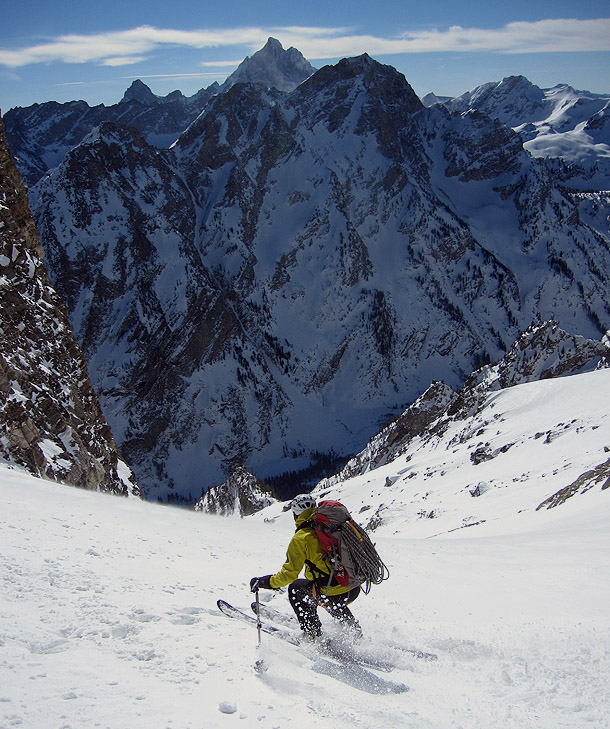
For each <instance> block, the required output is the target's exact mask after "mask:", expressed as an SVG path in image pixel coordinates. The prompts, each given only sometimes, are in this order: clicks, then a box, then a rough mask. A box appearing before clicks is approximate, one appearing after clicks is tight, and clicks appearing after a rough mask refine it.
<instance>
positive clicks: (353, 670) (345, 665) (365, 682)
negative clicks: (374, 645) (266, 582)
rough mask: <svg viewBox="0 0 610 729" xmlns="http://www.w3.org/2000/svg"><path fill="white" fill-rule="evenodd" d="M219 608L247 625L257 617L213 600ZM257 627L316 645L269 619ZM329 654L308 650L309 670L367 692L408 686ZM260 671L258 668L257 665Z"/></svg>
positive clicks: (395, 691)
mask: <svg viewBox="0 0 610 729" xmlns="http://www.w3.org/2000/svg"><path fill="white" fill-rule="evenodd" d="M216 604H217V605H218V608H219V610H220V611H221V612H222V613H223V614H224V615H226V616H227V617H229V618H235V619H237V620H241V621H243V622H246V623H249V624H250V625H255V626H256V625H257V624H258V620H257V619H256V618H255V617H254V616H253V615H248V614H247V613H245V612H244V611H243V610H240V609H239V608H236V607H233V605H231V604H229V603H228V602H226V601H225V600H218V601H217V603H216ZM261 630H262V631H263V632H265V633H268V634H270V635H274V636H276V637H277V638H281V639H283V640H286V641H288V642H289V643H292V644H293V645H299V646H301V647H305V648H312V649H316V648H317V646H316V645H315V644H311V645H309V644H306V643H302V642H301V641H300V640H299V639H298V638H297V637H296V636H295V635H294V634H293V633H292V632H290V631H289V630H283V629H282V628H277V627H276V626H274V625H270V624H269V623H263V622H262V621H261ZM327 655H328V657H329V658H333V659H334V660H335V661H336V662H333V661H330V660H327V659H326V658H321V657H320V655H319V653H318V651H317V650H316V652H315V657H313V658H312V656H311V654H309V657H310V658H312V661H313V663H312V670H313V671H314V672H315V673H320V674H324V675H325V676H330V677H331V678H334V679H335V680H337V681H341V682H342V683H345V684H346V685H348V686H352V687H353V688H356V689H359V690H360V691H365V692H366V693H369V694H377V695H380V694H400V693H404V692H405V691H408V690H409V687H408V686H407V685H406V684H404V683H396V682H394V681H388V680H386V679H384V678H382V677H381V676H378V675H377V674H375V673H373V672H372V671H370V670H368V669H367V668H365V667H364V666H362V665H359V664H358V663H356V662H355V661H352V660H350V659H349V658H347V657H346V656H345V655H344V656H339V655H331V654H330V653H327ZM257 670H260V671H261V672H262V670H263V669H262V668H260V669H259V668H257Z"/></svg>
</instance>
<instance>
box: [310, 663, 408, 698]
mask: <svg viewBox="0 0 610 729" xmlns="http://www.w3.org/2000/svg"><path fill="white" fill-rule="evenodd" d="M312 669H313V671H315V673H321V674H324V675H325V676H330V677H331V678H334V679H336V680H337V681H342V682H343V683H345V684H347V685H348V686H352V687H353V688H357V689H359V690H360V691H366V693H369V694H377V695H380V694H403V693H405V692H406V691H408V690H409V687H408V686H407V685H406V684H404V683H396V682H395V681H388V680H387V679H385V678H382V677H381V676H377V675H376V674H375V673H373V672H372V671H368V670H367V669H366V668H363V667H362V666H359V665H357V664H356V663H343V662H340V663H332V662H331V661H327V660H325V659H323V658H318V659H317V660H316V661H314V664H313V666H312Z"/></svg>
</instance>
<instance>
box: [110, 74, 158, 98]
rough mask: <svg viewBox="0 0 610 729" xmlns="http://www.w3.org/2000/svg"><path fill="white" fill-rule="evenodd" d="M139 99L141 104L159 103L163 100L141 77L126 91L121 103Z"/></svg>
mask: <svg viewBox="0 0 610 729" xmlns="http://www.w3.org/2000/svg"><path fill="white" fill-rule="evenodd" d="M128 101H139V102H140V103H141V104H159V103H160V102H161V100H160V99H159V97H158V96H155V94H153V92H152V91H151V90H150V89H149V88H148V86H147V85H146V84H145V83H144V82H143V81H140V79H139V78H138V79H136V80H135V81H134V82H133V83H132V84H131V86H130V87H129V88H128V89H127V91H126V92H125V93H124V95H123V98H122V99H121V102H120V103H127V102H128Z"/></svg>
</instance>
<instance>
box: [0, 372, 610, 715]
mask: <svg viewBox="0 0 610 729" xmlns="http://www.w3.org/2000/svg"><path fill="white" fill-rule="evenodd" d="M609 386H610V370H601V371H598V372H594V373H590V374H586V375H578V376H573V377H568V378H561V379H558V380H553V381H543V382H538V383H529V384H528V385H519V386H517V387H514V388H510V389H508V390H504V391H502V392H500V393H493V395H492V396H491V397H490V398H489V403H488V404H489V405H491V404H492V403H494V409H495V411H496V412H501V413H502V418H498V419H497V420H496V421H495V423H494V428H495V429H496V430H498V431H499V434H498V435H497V436H495V437H497V438H498V439H500V440H505V441H506V440H510V438H512V437H513V436H514V435H516V434H519V433H520V434H521V440H520V441H519V443H515V445H514V446H513V447H511V448H510V449H508V450H507V451H506V452H504V453H502V454H501V455H498V456H497V457H496V458H494V459H492V460H490V461H486V462H484V463H481V464H479V465H474V464H473V463H472V462H471V463H470V465H468V463H467V460H468V459H467V458H466V457H465V455H466V454H467V453H468V447H469V445H472V442H469V441H468V440H467V439H465V440H464V441H463V442H462V443H461V444H459V447H457V452H455V453H452V452H451V451H444V453H443V459H442V460H443V465H442V468H438V472H437V473H433V472H435V471H436V469H437V467H436V465H435V459H436V460H439V448H440V445H439V443H437V444H436V450H434V448H432V447H431V446H430V445H429V447H428V450H427V451H424V450H423V449H422V450H421V452H419V453H418V454H417V456H415V455H413V456H412V458H411V461H410V462H409V464H411V465H413V464H414V462H415V460H416V458H417V459H420V463H422V464H423V463H426V462H429V463H430V466H431V468H430V471H429V472H428V474H427V475H426V473H425V472H424V471H423V470H420V471H418V473H417V474H416V475H415V476H413V477H412V478H411V479H409V481H408V482H407V484H408V488H407V487H406V486H405V484H403V483H402V482H401V480H400V479H401V477H402V476H404V475H405V474H402V475H401V474H400V473H399V472H400V471H401V469H403V468H405V462H404V460H403V457H401V458H399V459H397V460H396V461H395V462H394V463H393V464H388V465H386V466H383V467H382V468H380V469H377V470H374V471H371V472H369V473H368V474H365V476H359V477H357V478H355V479H353V480H352V481H345V482H343V483H339V484H335V485H334V486H329V485H328V484H327V487H326V490H328V489H334V490H332V491H330V493H329V495H340V496H341V498H342V500H343V501H344V502H345V503H346V504H347V505H348V507H350V508H351V509H352V511H353V513H354V516H355V517H356V518H357V519H358V520H359V521H361V522H364V517H365V515H366V514H368V513H371V514H372V513H373V511H374V510H375V509H376V508H377V507H378V506H380V501H379V498H378V494H379V493H382V492H383V493H384V496H385V495H386V494H390V493H391V494H392V499H393V500H394V504H393V506H392V507H391V509H390V512H391V516H389V517H388V516H387V512H388V510H387V509H386V517H385V519H386V521H385V523H382V526H380V527H379V529H378V530H376V531H374V532H373V534H374V540H375V541H376V542H377V546H378V549H379V551H380V553H381V554H382V557H383V558H384V561H385V562H386V563H387V565H388V567H389V568H390V572H391V577H390V580H389V581H387V582H385V583H383V584H382V585H381V586H378V587H373V589H372V591H371V593H370V594H369V595H367V596H361V597H360V598H359V599H358V600H357V601H356V603H354V606H353V608H354V613H355V614H356V615H357V617H358V618H359V619H360V621H361V623H362V626H363V628H364V631H365V636H366V637H365V647H366V648H367V649H368V650H370V651H371V652H374V653H375V655H378V656H379V657H383V658H386V659H388V660H392V661H393V662H394V663H395V665H396V668H395V670H394V671H393V672H392V673H390V674H379V675H380V676H383V678H385V679H388V680H391V681H393V682H396V683H405V684H407V685H408V686H409V689H410V690H409V691H408V692H406V693H402V694H397V695H391V694H390V695H373V694H370V693H367V692H365V691H363V690H360V689H359V688H357V687H354V686H349V685H346V684H344V683H341V682H339V681H337V680H336V679H333V678H330V677H327V676H323V675H320V674H319V673H316V672H314V671H313V670H312V666H313V665H314V661H312V657H311V652H307V651H305V650H304V649H302V648H301V649H300V648H296V647H295V646H292V645H289V644H288V643H286V642H284V641H281V640H278V639H275V638H273V637H271V636H268V635H263V638H262V644H261V647H260V648H258V647H257V636H256V630H255V629H253V628H251V627H250V626H248V625H245V624H242V623H239V622H237V621H232V620H229V619H228V618H226V617H225V616H223V615H222V614H221V613H220V612H219V611H218V609H217V607H216V600H217V599H218V598H224V599H226V600H227V601H228V602H230V603H232V604H234V605H237V606H240V607H243V608H246V609H249V607H248V606H249V604H250V601H251V599H252V596H251V594H250V593H249V591H248V584H249V579H250V577H252V576H254V575H261V574H267V573H269V572H272V571H275V570H277V569H279V567H280V566H281V564H282V562H283V559H284V552H285V548H286V545H287V543H288V540H289V538H290V536H291V533H292V529H293V525H292V520H291V517H290V515H289V514H285V513H282V512H281V506H279V505H276V506H272V507H269V509H267V510H265V511H264V512H261V513H260V514H258V515H255V516H254V517H249V518H246V519H239V518H237V517H236V518H226V517H216V516H210V515H206V514H201V513H193V512H187V511H184V510H179V509H172V508H169V507H167V506H159V505H156V504H150V503H144V502H140V501H138V500H136V499H121V498H119V497H113V496H108V495H103V494H98V493H93V492H88V491H81V490H78V489H74V488H70V487H65V486H61V485H58V484H55V483H51V482H47V481H43V480H40V479H36V478H34V477H32V476H29V475H26V474H24V473H23V472H21V471H18V470H11V469H9V468H7V467H5V466H0V498H1V500H2V504H3V509H2V512H1V513H0V535H1V539H2V549H1V550H0V585H1V589H0V647H1V650H0V727H2V729H8V727H16V726H27V727H28V728H29V729H67V728H70V729H80V728H81V727H107V728H108V729H140V728H141V729H157V728H159V729H203V728H205V729H208V728H211V729H216V728H217V727H223V728H224V727H233V726H235V727H262V726H264V727H278V728H281V729H292V728H294V729H309V728H310V727H311V726H314V725H315V724H316V723H317V722H318V721H323V722H325V723H326V724H327V725H329V726H333V727H339V728H342V727H350V729H351V728H354V729H365V728H366V729H370V727H375V729H395V728H396V727H409V728H411V727H412V728H413V729H475V728H476V729H527V728H528V727H531V728H532V729H579V728H581V727H594V728H595V729H604V728H605V727H607V726H608V725H610V705H609V702H608V699H607V686H608V685H609V684H610V639H609V637H608V636H609V635H610V581H609V580H608V574H609V567H610V528H609V527H610V499H609V497H608V493H609V491H608V489H604V490H602V488H601V486H602V484H598V485H595V486H594V487H592V488H590V489H589V490H588V491H586V492H585V493H582V494H576V495H575V496H573V497H572V498H569V499H568V500H567V501H566V502H565V503H563V504H561V505H560V506H558V507H556V508H553V509H548V510H547V509H541V510H539V511H536V510H535V509H536V506H537V505H538V504H539V503H540V502H541V501H542V500H543V499H545V498H548V497H549V496H552V495H553V494H554V493H556V492H557V491H559V490H560V489H561V488H564V487H565V486H567V485H569V484H571V483H572V482H573V481H574V480H575V478H576V477H577V475H579V474H581V473H583V472H584V471H585V470H587V468H592V467H594V466H596V465H597V464H599V463H601V462H602V461H603V460H605V459H607V458H608V452H607V451H605V450H604V448H605V447H606V448H610V427H609V424H608V415H607V414H606V412H605V411H607V405H606V404H607V402H608V401H609V399H608V388H609ZM541 403H542V405H541ZM483 412H485V411H483ZM565 412H570V413H571V418H570V421H572V420H576V421H577V422H578V426H576V424H575V425H574V427H572V428H567V429H565V432H564V433H563V434H562V435H561V437H557V438H555V439H553V438H552V437H551V438H549V439H548V440H549V442H548V443H547V444H546V445H545V444H544V442H543V440H544V439H542V438H538V439H535V440H534V439H532V438H530V437H529V431H530V430H531V431H532V433H536V432H542V433H546V431H548V430H549V429H550V430H551V431H552V430H553V427H554V426H556V425H557V424H558V423H560V422H564V421H565ZM471 425H472V424H471ZM494 433H495V431H494ZM455 435H456V434H455V433H454V434H453V436H455ZM447 437H449V434H448V435H447ZM487 440H490V438H489V437H488V438H487ZM604 444H605V445H604ZM491 445H493V443H492V444H491ZM472 450H473V449H472V448H471V449H470V452H472ZM435 454H436V455H435ZM407 455H408V454H405V456H404V457H405V458H406V457H407ZM528 455H529V457H530V458H532V459H533V458H534V457H536V458H538V461H537V462H531V463H528V464H527V463H525V462H524V459H525V458H526V457H527V456H528ZM452 456H453V458H452ZM560 458H561V462H560ZM553 461H557V467H556V469H553V468H552V467H551V465H552V462H553ZM494 464H495V465H494ZM568 464H571V465H568ZM583 465H584V467H583ZM467 468H470V469H471V476H470V477H469V478H470V480H473V481H474V483H477V482H478V481H486V482H488V483H490V482H491V481H492V474H491V469H493V468H495V472H496V479H497V480H496V481H494V482H493V483H491V488H490V490H489V491H487V492H485V493H483V494H482V496H481V497H480V498H472V497H471V496H470V495H469V494H467V493H465V492H464V484H465V483H466V481H467V480H468V477H467V474H466V469H467ZM392 469H394V470H393V471H392ZM481 469H483V470H481ZM485 469H487V471H486V470H485ZM579 469H580V470H579ZM441 471H443V476H442V480H441V476H440V472H441ZM576 471H578V473H576ZM511 473H512V474H513V476H512V477H511ZM392 474H393V475H392ZM479 474H481V475H479ZM543 475H544V477H543ZM388 478H389V479H390V481H392V478H393V479H394V480H393V483H392V485H391V486H386V485H385V484H386V483H387V481H386V479H388ZM511 478H513V479H516V481H514V482H511ZM521 478H524V480H519V479H521ZM365 479H368V483H366V480H365ZM511 483H512V485H511ZM452 484H453V485H452ZM429 486H430V487H431V488H429V489H428V490H429V491H430V492H431V493H430V495H429V496H428V501H430V500H433V501H435V503H436V508H437V509H438V510H439V517H438V518H437V519H429V518H424V517H421V518H420V517H418V516H417V514H413V513H412V509H413V506H412V505H409V500H410V498H411V497H413V498H415V494H416V493H419V492H421V493H422V494H423V493H425V489H427V488H428V487H429ZM432 487H434V488H432ZM400 488H405V489H406V490H405V492H404V493H402V492H401V491H400ZM366 489H368V495H367V494H366V493H365V491H366ZM365 498H366V499H367V502H368V503H369V504H370V505H371V510H370V511H367V512H362V515H360V516H359V515H358V511H359V508H360V505H361V503H362V501H363V500H364V499H365ZM417 498H419V497H417ZM375 499H377V501H375ZM386 500H388V499H386ZM475 506H476V508H477V509H481V510H482V511H484V512H486V513H485V517H486V521H485V523H482V524H480V525H478V526H472V527H470V528H467V529H465V528H459V529H457V530H455V531H452V529H454V527H455V526H456V525H462V524H463V523H464V519H466V518H467V517H469V516H470V515H471V511H472V509H473V508H474V507H475ZM443 514H444V515H445V516H443ZM265 519H267V521H265ZM434 533H436V534H439V535H440V536H436V537H434V538H431V537H432V535H433V534H434ZM261 598H262V599H263V600H265V601H268V602H269V603H270V605H273V606H274V607H275V608H277V609H278V610H281V611H282V612H284V613H285V614H286V615H288V614H289V611H290V608H289V605H288V601H287V597H286V595H285V594H281V593H275V592H265V591H262V592H261ZM322 618H323V621H324V627H325V629H326V630H327V631H329V632H332V631H333V630H334V626H332V625H331V624H330V623H329V620H328V619H327V617H326V616H322ZM405 647H407V648H408V647H414V648H420V649H423V650H428V651H433V652H434V653H436V654H437V655H438V660H436V661H423V660H421V659H417V658H414V657H413V656H412V655H411V654H409V653H406V652H404V651H403V650H401V648H405ZM261 658H262V659H264V661H265V664H266V666H267V670H266V671H265V672H264V673H262V674H259V673H257V672H256V671H255V670H254V664H255V662H256V661H257V660H259V659H261Z"/></svg>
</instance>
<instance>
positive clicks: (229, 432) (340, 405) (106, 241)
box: [31, 55, 610, 498]
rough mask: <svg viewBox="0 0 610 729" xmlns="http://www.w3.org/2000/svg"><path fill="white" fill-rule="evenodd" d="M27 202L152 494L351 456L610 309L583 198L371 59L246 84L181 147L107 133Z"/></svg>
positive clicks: (493, 133)
mask: <svg viewBox="0 0 610 729" xmlns="http://www.w3.org/2000/svg"><path fill="white" fill-rule="evenodd" d="M31 199H32V205H33V207H34V209H35V212H36V217H37V220H38V223H39V226H40V229H41V232H42V237H43V241H44V245H45V249H46V251H47V255H48V261H49V267H50V269H51V270H52V272H53V274H52V275H53V280H54V282H55V284H56V286H57V289H58V290H59V291H60V292H61V294H62V295H63V296H64V297H65V299H66V301H67V302H68V308H69V311H70V317H71V321H72V322H73V326H74V329H75V332H76V334H77V336H78V338H79V341H80V342H81V343H82V346H83V349H84V351H85V353H86V356H87V358H88V361H89V365H90V371H91V375H92V381H93V383H94V386H95V388H96V391H97V392H98V393H99V396H100V398H101V401H102V403H103V407H104V410H105V412H106V414H107V417H108V418H109V420H110V422H111V425H112V428H113V432H114V433H115V437H116V438H117V440H118V442H119V444H120V446H121V448H122V449H123V451H124V452H125V454H126V455H127V456H128V458H129V460H130V463H131V464H132V466H133V468H134V469H135V470H136V473H137V475H138V479H139V482H140V483H142V484H144V486H145V488H146V490H147V493H148V495H149V496H150V497H153V498H154V497H157V496H161V497H162V498H166V497H167V495H168V494H183V495H188V494H189V493H199V492H200V491H201V488H202V487H206V486H207V485H210V484H214V483H219V482H221V481H223V480H225V479H226V478H227V475H228V474H230V473H231V472H232V471H233V470H234V469H235V467H236V466H238V465H240V464H244V465H245V466H246V467H247V468H248V470H249V471H251V472H256V473H257V475H258V476H259V477H263V478H264V477H266V476H270V475H278V474H281V473H282V472H284V471H298V470H299V469H303V468H306V467H307V466H309V465H310V463H311V462H312V460H313V457H314V454H315V453H328V452H329V451H331V450H332V451H334V452H335V453H336V454H338V455H343V456H345V455H349V454H351V453H354V452H358V451H359V450H360V449H361V448H362V445H363V444H364V443H366V442H367V440H368V439H369V438H370V437H371V436H373V435H374V434H375V433H376V432H378V431H379V428H380V425H381V423H383V422H387V421H388V416H395V415H396V414H397V413H399V412H401V411H402V410H403V409H404V406H405V404H406V403H408V402H411V401H413V400H414V399H415V398H417V397H418V395H419V394H420V393H422V392H424V391H425V390H426V389H427V388H428V386H429V385H430V383H431V382H433V381H435V380H437V381H438V380H443V381H445V382H446V383H447V387H450V388H452V389H454V390H458V389H459V388H460V387H461V385H462V384H463V382H464V380H465V379H466V377H467V376H468V375H469V374H470V373H471V372H472V371H473V369H476V368H478V367H480V366H481V365H482V364H485V363H486V362H489V361H496V360H498V359H499V358H501V357H502V356H503V355H504V353H505V352H506V350H507V348H508V347H509V346H510V343H511V342H513V341H514V340H515V338H516V337H517V336H518V335H519V333H520V332H522V331H523V330H525V329H526V328H527V327H528V326H529V324H530V323H531V322H532V320H534V319H535V318H536V316H537V315H540V316H541V317H542V319H543V320H544V319H548V318H550V317H555V318H556V320H557V322H558V324H559V325H560V326H561V327H563V328H564V329H566V330H569V331H575V332H577V333H579V335H581V336H585V337H587V338H589V339H594V338H596V337H599V336H600V335H601V334H602V333H603V332H604V331H605V329H606V328H607V327H608V322H609V321H610V293H609V292H608V287H607V285H606V282H607V280H608V276H609V274H610V244H609V239H608V236H607V235H606V234H605V233H604V231H603V229H601V228H595V227H594V226H593V225H592V223H591V221H590V220H589V219H587V222H584V221H583V220H582V219H581V212H580V211H581V204H582V201H581V200H580V199H579V198H577V197H575V195H574V194H573V193H572V192H570V191H568V190H566V189H564V188H563V187H562V186H560V185H558V184H557V180H556V178H555V176H554V174H553V171H552V170H551V169H550V168H549V167H548V165H547V164H546V163H545V162H544V161H543V160H541V159H533V158H532V157H531V155H529V154H528V153H527V152H526V151H524V149H523V139H522V137H520V136H519V135H518V134H517V133H515V132H514V131H512V130H511V129H510V128H508V127H507V126H505V125H503V124H502V123H501V122H500V121H498V120H497V119H493V118H491V117H490V116H488V115H486V114H483V113H482V112H480V111H477V110H473V111H468V112H465V113H457V112H456V113H452V112H450V111H449V110H448V109H447V108H445V107H443V106H434V107H432V108H429V109H427V108H424V107H423V105H422V104H421V102H420V101H419V99H417V97H416V95H415V94H414V92H413V90H412V89H411V87H410V86H409V84H408V83H407V82H406V80H405V79H404V77H402V76H401V75H400V74H398V73H397V72H396V71H395V70H394V69H392V68H391V67H389V66H383V65H381V64H379V63H376V62H375V61H373V60H372V59H370V58H369V57H368V56H366V55H365V56H362V57H359V58H356V59H345V60H344V61H342V62H340V63H339V64H337V65H336V66H331V67H326V68H323V69H321V70H320V71H318V72H316V73H315V74H314V75H313V76H311V77H310V78H308V79H307V80H306V81H305V82H303V83H301V84H300V85H299V86H298V87H297V88H296V89H295V90H294V91H291V92H280V91H278V90H277V89H267V88H265V87H264V86H261V85H258V84H241V83H239V84H236V85H234V86H232V87H231V88H230V89H229V90H228V91H227V92H226V93H221V94H218V95H216V96H215V97H214V98H213V99H212V100H210V102H209V103H208V104H207V105H206V106H205V109H204V110H203V112H202V113H201V114H200V115H199V117H198V118H197V120H196V121H195V122H193V123H192V124H191V125H190V127H189V128H188V129H187V130H186V131H185V133H184V134H183V135H182V136H181V137H180V139H179V140H178V142H177V143H176V145H174V146H173V147H172V149H170V150H158V149H155V148H154V147H152V146H150V145H149V144H148V143H147V141H146V139H145V138H144V137H143V136H141V135H139V134H138V133H137V132H136V131H135V130H132V129H127V128H125V127H123V126H120V125H116V124H114V125H102V126H101V127H100V129H99V130H98V131H96V132H95V133H93V134H91V135H90V136H89V137H87V138H86V139H85V140H83V142H82V143H81V144H80V145H79V146H78V147H76V148H75V149H74V150H72V151H71V152H70V153H69V154H68V155H67V156H66V157H65V159H64V160H63V161H62V163H61V165H60V166H59V167H58V168H57V169H55V170H53V171H52V172H50V173H49V174H48V175H46V176H45V178H43V179H42V180H41V181H40V182H39V183H38V184H37V185H36V187H35V189H33V190H32V192H31ZM202 474H203V475H202Z"/></svg>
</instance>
